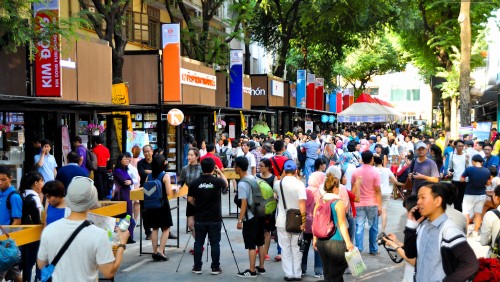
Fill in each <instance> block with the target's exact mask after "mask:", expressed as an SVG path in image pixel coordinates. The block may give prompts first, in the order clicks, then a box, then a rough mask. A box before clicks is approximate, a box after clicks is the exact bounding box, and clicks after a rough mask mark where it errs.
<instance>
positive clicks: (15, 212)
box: [0, 186, 23, 225]
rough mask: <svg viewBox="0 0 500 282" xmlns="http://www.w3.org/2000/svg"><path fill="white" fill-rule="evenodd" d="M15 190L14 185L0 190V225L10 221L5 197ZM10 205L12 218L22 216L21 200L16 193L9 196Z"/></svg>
mask: <svg viewBox="0 0 500 282" xmlns="http://www.w3.org/2000/svg"><path fill="white" fill-rule="evenodd" d="M13 191H16V188H14V186H10V187H9V188H7V189H6V190H5V191H4V192H2V190H0V225H9V224H10V222H11V213H9V211H8V209H7V197H8V196H9V194H10V193H12V192H13ZM10 205H11V207H12V218H19V219H20V218H22V216H23V200H22V199H21V195H19V194H18V193H14V194H12V196H10Z"/></svg>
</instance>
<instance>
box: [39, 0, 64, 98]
mask: <svg viewBox="0 0 500 282" xmlns="http://www.w3.org/2000/svg"><path fill="white" fill-rule="evenodd" d="M33 12H34V17H35V18H34V28H35V31H37V32H40V33H41V34H44V33H47V32H48V31H47V28H48V27H49V26H57V25H58V22H59V0H47V1H44V2H40V3H34V4H33ZM60 42H61V36H60V35H59V34H53V35H51V36H50V39H49V40H47V41H38V42H37V43H36V44H35V45H36V49H37V52H36V54H35V95H36V96H37V97H62V85H61V83H62V79H61V74H62V72H61V52H60V49H61V46H60Z"/></svg>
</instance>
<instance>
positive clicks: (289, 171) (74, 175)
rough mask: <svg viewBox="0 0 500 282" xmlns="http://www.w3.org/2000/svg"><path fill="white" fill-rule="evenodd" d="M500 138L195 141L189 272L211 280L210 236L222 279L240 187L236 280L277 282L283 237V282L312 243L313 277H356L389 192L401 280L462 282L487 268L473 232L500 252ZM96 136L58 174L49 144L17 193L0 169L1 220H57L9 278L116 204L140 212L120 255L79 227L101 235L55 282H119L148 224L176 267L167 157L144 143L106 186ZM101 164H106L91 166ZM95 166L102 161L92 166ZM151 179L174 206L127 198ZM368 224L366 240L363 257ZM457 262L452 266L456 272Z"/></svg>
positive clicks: (382, 133) (364, 134) (214, 269)
mask: <svg viewBox="0 0 500 282" xmlns="http://www.w3.org/2000/svg"><path fill="white" fill-rule="evenodd" d="M499 138H500V136H498V134H496V130H492V134H491V139H490V140H474V139H473V138H472V136H463V137H462V138H461V139H457V140H449V139H448V138H447V137H446V134H445V133H444V132H441V131H436V132H429V133H423V132H421V131H420V130H419V129H418V128H409V127H402V126H398V125H395V126H392V127H391V129H389V128H385V127H380V126H378V127H376V126H358V127H352V128H349V127H346V128H344V129H341V130H339V131H334V130H330V131H328V130H323V131H321V132H312V133H309V134H305V133H303V132H300V131H297V132H293V133H287V134H285V135H279V136H278V135H276V134H273V132H268V134H267V135H264V134H253V135H252V136H245V135H242V136H240V137H239V138H234V139H233V140H230V138H229V137H228V135H227V134H222V135H221V137H220V138H219V139H218V140H217V142H214V143H207V142H203V143H202V144H201V148H197V147H196V145H195V144H193V142H188V143H187V146H186V150H185V161H184V163H185V166H184V167H183V168H182V170H181V172H180V175H179V179H178V183H177V184H179V186H182V185H187V186H188V191H189V192H188V195H187V206H186V216H187V227H188V229H189V230H190V231H191V235H192V236H193V238H194V239H195V240H194V247H193V249H192V250H191V253H192V254H193V255H194V264H193V268H192V272H193V273H195V274H201V273H202V265H203V262H202V259H201V257H202V253H203V251H204V248H203V245H204V242H205V240H206V238H207V237H208V241H209V242H210V246H211V257H212V264H211V273H212V274H214V275H217V274H221V273H222V268H221V266H220V240H221V228H222V224H223V222H222V211H221V209H222V207H221V197H222V195H225V194H226V193H227V191H228V189H233V190H235V191H236V192H237V193H236V196H235V199H234V202H235V203H236V204H237V205H238V206H239V207H240V210H239V211H240V212H239V214H238V219H237V223H236V228H237V229H241V230H242V237H243V241H244V247H245V249H247V250H248V259H249V267H248V269H246V270H243V271H241V272H239V273H237V275H238V276H239V277H242V278H255V277H257V276H258V275H265V274H266V269H265V263H266V261H268V260H271V257H270V256H269V253H270V250H269V248H270V245H271V240H272V239H273V238H274V240H276V242H277V255H276V256H275V257H274V260H275V261H281V264H282V268H283V272H284V280H285V281H300V280H302V277H303V276H304V275H307V273H308V269H307V265H308V263H307V259H308V252H309V249H310V246H311V245H312V247H313V252H314V270H313V271H312V274H313V275H314V277H317V278H321V277H323V278H324V280H325V281H343V278H342V277H343V274H344V273H345V272H346V269H347V261H346V259H345V252H346V251H351V250H353V249H354V248H357V249H358V250H359V251H360V252H361V253H367V254H369V255H373V256H377V255H379V244H378V242H377V238H379V237H380V234H382V235H385V231H386V225H387V218H388V216H391V212H390V210H389V209H390V208H389V202H390V199H391V196H393V197H394V198H396V197H400V196H402V197H403V198H404V205H405V207H406V208H407V210H408V222H407V224H406V228H405V232H404V233H405V237H404V240H398V238H396V236H395V235H394V234H388V235H385V236H383V237H384V242H385V244H386V245H387V246H389V247H392V248H393V250H394V251H395V252H398V254H400V255H401V256H403V257H404V258H405V259H406V260H407V262H406V266H407V267H405V280H404V281H414V280H413V279H414V277H415V279H416V281H441V280H443V281H465V280H466V279H468V278H470V277H473V275H474V274H475V272H476V271H477V259H476V257H475V255H474V253H473V251H472V249H471V248H470V246H469V245H468V243H467V237H469V238H473V239H477V240H478V241H479V242H480V243H481V244H483V245H491V246H493V244H494V241H495V238H496V237H497V236H498V233H499V232H500V217H497V216H496V215H495V213H494V212H493V211H489V210H495V209H496V210H500V208H498V204H499V202H500V186H498V185H499V184H500V182H499V181H498V180H499V178H498V166H499V156H498V154H499V149H500V142H499V141H498V139H499ZM93 141H94V146H93V149H92V151H91V152H92V153H93V155H92V154H89V150H87V149H86V148H85V147H84V146H83V145H82V140H81V139H79V137H76V138H74V139H73V145H74V147H75V150H74V151H72V152H70V153H69V154H68V155H67V161H68V164H67V165H66V166H64V167H61V168H59V169H57V164H56V162H55V159H54V157H53V156H52V155H51V154H50V151H51V143H50V141H48V140H42V141H41V142H40V145H41V146H40V149H39V152H38V154H37V155H36V156H35V165H36V168H35V170H34V171H29V172H28V173H26V175H24V176H23V178H22V181H21V185H20V187H18V189H17V190H19V192H16V188H15V187H14V186H13V185H12V183H11V180H12V176H11V174H10V171H9V170H8V169H7V168H5V167H1V166H0V188H1V191H0V199H1V201H2V202H1V203H0V224H2V225H7V224H28V221H27V220H26V219H25V218H26V217H27V216H26V215H29V223H31V224H40V223H41V222H42V219H41V216H40V215H41V212H42V210H45V213H46V219H45V223H44V224H45V225H46V226H47V227H46V228H45V229H44V231H43V234H42V238H41V241H39V242H35V243H31V244H28V245H25V246H23V247H22V248H21V250H22V257H23V259H22V263H21V264H19V265H16V266H14V267H13V268H12V269H10V270H8V271H7V272H5V273H0V278H6V279H12V280H15V281H31V280H32V279H31V271H32V269H33V267H34V265H35V263H36V262H37V260H38V268H37V271H36V279H37V281H38V280H39V278H40V270H39V269H41V268H43V267H44V266H45V265H47V264H48V263H50V262H51V261H52V260H53V259H54V257H55V255H56V253H57V250H58V249H59V248H60V246H61V245H62V244H63V243H64V241H60V240H53V238H54V236H55V235H54V234H56V233H57V234H61V233H60V232H63V231H62V230H64V232H65V233H64V234H66V233H67V234H66V235H67V236H69V235H71V233H72V232H73V231H74V230H76V229H77V228H78V227H79V226H80V225H81V224H82V223H83V222H85V219H86V214H87V212H88V210H90V209H91V208H93V207H95V206H96V204H97V201H98V200H101V199H105V198H106V197H108V196H109V197H111V198H112V199H113V200H119V201H126V202H127V212H126V213H127V214H128V215H130V216H131V218H132V220H131V224H130V226H129V227H128V231H124V232H119V241H120V244H119V246H120V247H122V248H119V249H118V250H119V251H118V252H117V253H116V257H114V256H113V253H112V252H111V245H110V244H111V243H110V242H109V239H108V238H107V234H102V232H101V231H96V229H98V228H93V227H92V228H84V229H83V231H82V232H87V233H89V234H90V233H92V232H94V234H95V235H92V236H90V235H89V237H92V238H93V240H90V241H87V242H85V243H82V244H81V246H79V247H78V248H76V247H75V248H70V249H68V253H69V255H66V256H65V257H64V258H63V259H61V263H60V266H59V267H56V271H55V272H54V277H55V278H59V279H60V280H65V278H64V277H71V278H73V276H72V275H73V274H71V273H70V271H69V270H68V269H71V271H76V272H78V271H79V272H80V273H81V274H82V277H90V278H91V279H92V278H94V277H97V274H98V271H101V272H102V273H104V275H105V276H109V277H112V276H113V275H114V273H115V272H116V270H117V268H118V266H119V264H120V262H121V258H122V255H123V250H124V249H125V248H126V244H133V243H135V240H134V237H133V233H134V228H135V227H136V226H139V225H140V224H141V223H142V224H143V226H142V227H143V228H144V230H145V232H146V239H150V240H151V243H152V248H153V255H152V257H153V259H154V260H155V261H166V260H168V256H167V255H168V254H165V245H166V242H167V240H168V239H169V238H173V235H172V234H170V227H171V226H172V225H173V223H172V215H171V213H170V206H169V201H168V199H167V197H168V195H171V194H172V193H173V192H174V188H173V186H172V181H171V175H170V174H168V173H164V172H165V170H166V164H167V162H166V159H165V155H164V154H163V153H162V152H161V151H159V150H153V148H152V147H151V146H149V145H146V146H144V147H143V148H140V147H138V146H135V147H134V148H132V150H131V153H128V152H125V153H122V154H120V155H119V156H118V157H117V159H116V165H115V166H114V168H113V173H112V176H113V178H112V179H113V180H112V185H109V184H108V178H109V175H108V172H107V166H108V161H109V159H110V154H109V150H108V149H107V148H106V147H104V146H103V144H102V143H103V142H102V139H100V138H96V139H94V140H93ZM141 152H142V155H143V156H144V157H143V158H141V157H140V155H141ZM94 157H95V158H96V159H95V160H92V159H89V158H94ZM90 162H95V163H96V164H97V167H95V168H92V167H91V166H89V163H90ZM227 168H234V170H235V173H236V174H238V175H239V178H240V179H239V180H238V181H234V180H231V181H228V179H226V177H225V175H224V170H225V169H227ZM89 176H90V177H92V178H93V180H92V179H91V178H89ZM150 178H152V179H159V180H160V182H161V184H162V187H161V190H162V191H163V194H162V195H163V196H162V197H164V200H163V201H162V205H161V207H160V208H154V209H152V208H144V207H141V205H143V203H142V202H138V201H132V200H131V199H130V191H131V190H133V189H137V188H139V187H143V186H144V183H145V182H146V181H148V179H150ZM257 178H259V179H262V180H264V181H265V182H267V183H268V184H269V186H270V187H272V189H273V191H274V196H275V198H276V199H277V202H278V204H277V208H276V211H274V213H273V214H270V215H266V216H258V215H257V214H256V213H255V210H254V209H253V208H254V203H253V197H252V189H253V188H254V187H252V185H254V184H252V183H255V179H257ZM7 203H8V204H7ZM324 203H328V204H329V206H330V209H331V221H333V222H334V224H335V226H336V232H335V233H334V234H333V235H332V236H329V237H328V238H318V237H317V236H315V234H314V230H313V229H312V226H313V223H314V220H313V218H314V214H315V211H316V209H318V207H319V206H322V205H323V204H324ZM26 207H30V208H26ZM23 209H24V210H23ZM290 209H296V210H298V211H299V212H300V215H301V218H302V225H301V226H300V229H301V230H302V232H300V233H296V232H289V231H287V228H286V225H287V223H286V214H287V211H288V210H290ZM141 210H142V218H139V215H140V211H141ZM379 222H380V223H379ZM366 223H368V232H367V233H368V242H369V243H368V248H367V250H366V251H365V247H364V244H363V242H364V238H365V234H364V233H365V232H364V229H365V225H366ZM472 226H473V227H472ZM159 229H161V231H162V232H161V236H160V235H159ZM424 237H425V238H427V239H423V238H424ZM174 238H175V237H174ZM105 239H106V240H105ZM76 240H78V238H77V239H76ZM443 240H444V241H443ZM105 241H106V242H105ZM75 242H76V241H75ZM299 242H301V243H300V244H299ZM443 242H445V243H443ZM74 245H75V246H76V245H77V244H74ZM108 245H109V248H107V247H108ZM92 246H93V247H95V246H101V247H103V246H104V247H105V248H104V249H106V248H107V249H106V251H102V250H101V251H99V252H101V253H95V250H96V249H98V250H100V249H101V248H96V249H93V250H94V251H90V250H91V249H92ZM82 253H83V254H85V258H83V259H85V260H86V261H85V263H84V264H82V265H78V266H76V265H75V264H74V262H75V261H76V260H75V259H74V258H75V257H76V256H78V258H79V259H81V258H82V257H81V254H82ZM257 257H258V258H259V260H258V264H257ZM450 260H452V261H453V262H455V263H454V264H452V265H450V264H449V261H450ZM79 261H80V260H79ZM21 274H22V275H21ZM67 275H71V276H67Z"/></svg>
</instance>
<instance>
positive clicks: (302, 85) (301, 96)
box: [297, 70, 307, 108]
mask: <svg viewBox="0 0 500 282" xmlns="http://www.w3.org/2000/svg"><path fill="white" fill-rule="evenodd" d="M306 74H307V72H306V70H297V108H305V107H306Z"/></svg>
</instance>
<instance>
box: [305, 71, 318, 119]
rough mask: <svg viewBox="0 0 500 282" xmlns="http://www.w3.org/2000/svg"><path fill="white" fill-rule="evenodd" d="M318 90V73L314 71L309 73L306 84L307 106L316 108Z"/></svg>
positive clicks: (312, 108)
mask: <svg viewBox="0 0 500 282" xmlns="http://www.w3.org/2000/svg"><path fill="white" fill-rule="evenodd" d="M315 92H316V75H315V74H313V73H308V74H307V86H306V108H308V109H311V110H314V107H315V106H316V105H315V96H316V94H315Z"/></svg>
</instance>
